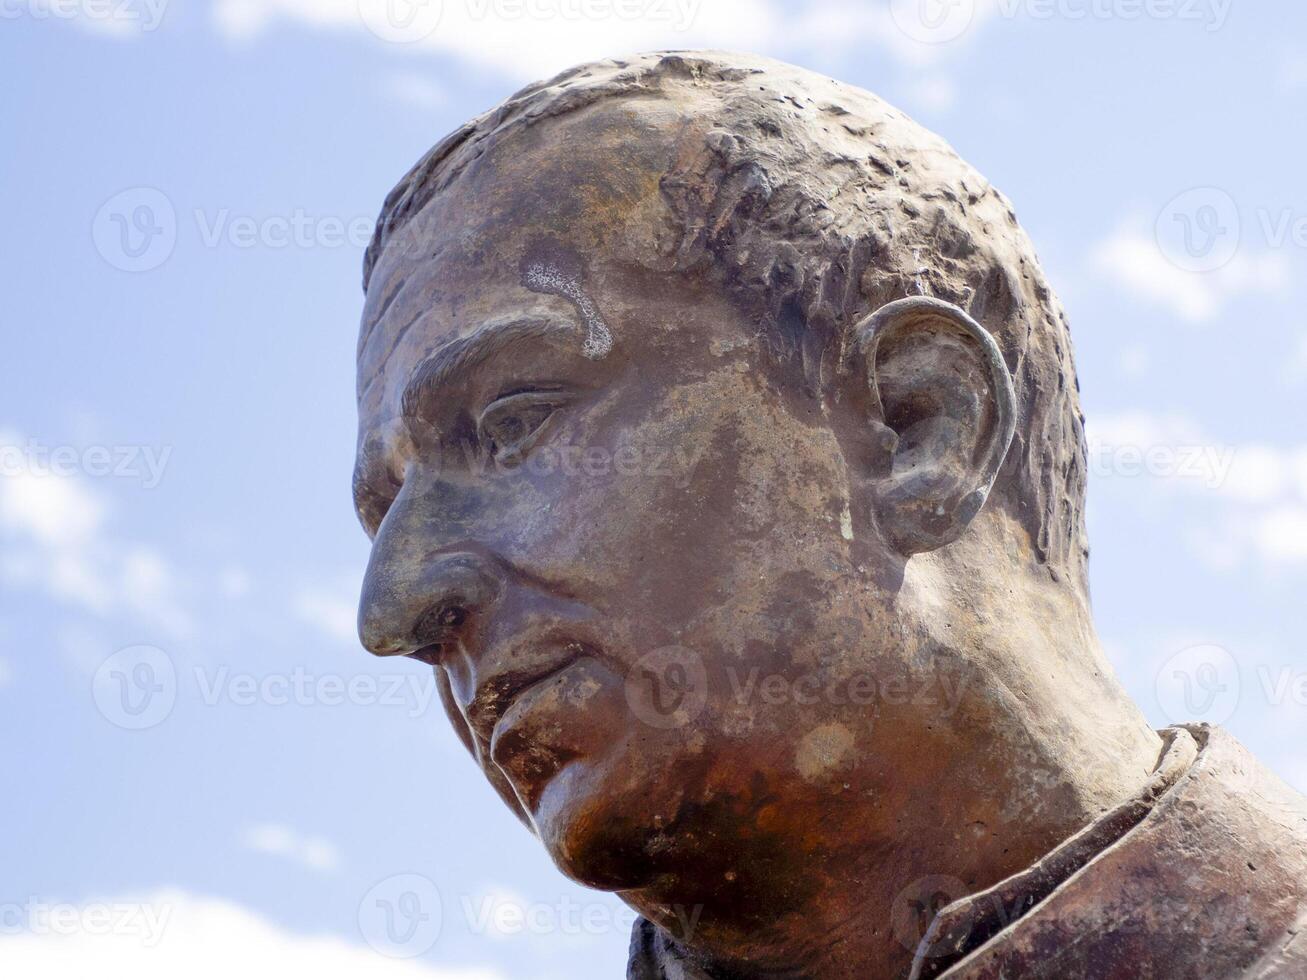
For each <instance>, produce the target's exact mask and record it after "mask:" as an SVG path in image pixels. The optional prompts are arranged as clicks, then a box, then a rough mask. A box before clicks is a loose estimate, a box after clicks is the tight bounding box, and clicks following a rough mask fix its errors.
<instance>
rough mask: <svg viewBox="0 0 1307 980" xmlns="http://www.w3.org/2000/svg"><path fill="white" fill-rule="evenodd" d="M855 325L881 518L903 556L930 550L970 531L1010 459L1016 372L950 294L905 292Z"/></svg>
mask: <svg viewBox="0 0 1307 980" xmlns="http://www.w3.org/2000/svg"><path fill="white" fill-rule="evenodd" d="M855 329H856V336H857V341H858V347H859V350H860V352H861V355H862V357H861V363H862V364H863V365H864V367H865V370H866V383H867V387H868V392H869V395H870V402H871V413H872V420H871V424H872V425H873V426H879V427H880V428H881V429H882V431H881V433H880V438H879V440H878V442H879V443H880V444H881V445H882V446H883V448H884V449H885V450H886V457H887V458H886V460H885V462H884V463H883V465H882V466H881V468H880V471H879V472H877V473H876V474H874V475H873V476H872V478H871V480H870V481H869V486H870V488H871V490H872V492H873V494H874V496H875V504H876V511H877V514H878V516H879V520H880V524H881V527H882V528H883V529H884V531H885V533H886V534H887V536H888V537H889V539H890V542H891V543H892V544H893V545H894V546H895V547H896V548H897V549H898V550H899V552H900V553H901V554H903V555H905V556H907V555H913V554H917V553H919V552H923V551H933V550H934V549H936V548H940V547H942V546H944V545H946V544H948V543H949V542H951V541H954V540H956V539H957V538H958V537H959V536H960V535H961V534H962V532H963V531H965V530H966V528H967V526H968V525H969V524H970V523H971V520H972V518H974V517H975V516H976V514H977V513H978V512H979V511H980V508H981V507H982V506H984V503H985V500H986V498H987V497H988V496H989V491H990V488H991V487H992V486H993V484H994V479H995V477H997V476H998V471H999V467H1000V466H1002V465H1003V458H1004V457H1005V456H1006V455H1007V450H1008V446H1009V444H1010V443H1011V442H1012V433H1013V431H1014V429H1015V427H1016V412H1015V404H1016V398H1015V395H1014V393H1013V389H1012V376H1011V375H1010V374H1009V373H1008V369H1007V365H1006V364H1004V362H1003V355H1002V353H1001V352H1000V351H999V349H998V345H997V344H996V343H995V342H994V338H993V337H992V336H990V334H989V331H987V330H986V329H985V328H984V327H982V326H981V325H980V324H979V323H977V322H976V321H975V320H973V319H972V318H971V317H970V316H968V315H967V314H966V313H965V312H963V310H961V309H960V308H958V307H957V306H954V305H953V304H952V303H946V302H944V301H943V300H938V299H933V298H931V297H927V296H916V297H911V298H909V299H903V300H898V301H896V302H893V303H889V304H888V305H886V306H883V307H881V308H880V309H879V310H877V311H876V312H875V313H873V314H871V315H870V316H868V317H867V318H866V319H864V320H863V321H861V322H860V323H859V324H858V326H857V327H856V328H855ZM877 416H878V417H877Z"/></svg>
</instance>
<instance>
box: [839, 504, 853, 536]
mask: <svg viewBox="0 0 1307 980" xmlns="http://www.w3.org/2000/svg"><path fill="white" fill-rule="evenodd" d="M840 535H841V536H842V537H843V538H844V540H845V541H852V540H853V514H852V513H851V512H850V511H849V502H848V501H847V500H846V501H845V502H844V510H843V511H841V512H840Z"/></svg>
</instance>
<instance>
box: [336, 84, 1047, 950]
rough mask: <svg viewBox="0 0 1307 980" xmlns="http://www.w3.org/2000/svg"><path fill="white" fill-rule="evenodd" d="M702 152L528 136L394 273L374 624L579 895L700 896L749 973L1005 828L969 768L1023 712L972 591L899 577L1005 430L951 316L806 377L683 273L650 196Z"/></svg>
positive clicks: (703, 912) (379, 309)
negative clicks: (857, 886) (428, 682)
mask: <svg viewBox="0 0 1307 980" xmlns="http://www.w3.org/2000/svg"><path fill="white" fill-rule="evenodd" d="M687 130H688V131H687ZM702 141H703V134H702V133H700V132H694V131H693V124H692V123H687V122H686V121H685V120H684V119H682V118H680V117H678V116H676V115H675V113H674V111H673V110H672V109H671V108H669V107H667V106H666V105H665V104H663V103H660V102H657V101H654V100H650V101H648V102H644V101H635V100H628V101H625V102H623V103H622V104H621V105H610V104H607V103H601V104H599V105H596V106H593V107H591V108H588V109H586V110H583V111H580V112H576V113H573V114H570V115H568V116H564V117H561V118H560V119H558V120H553V121H549V122H548V123H546V124H541V125H537V126H534V127H531V128H529V129H526V130H524V131H521V132H518V133H516V134H515V135H514V136H513V137H512V138H511V139H505V140H502V141H499V142H498V143H495V144H493V145H491V146H490V148H489V149H488V150H487V151H486V152H485V153H484V154H483V155H482V156H481V157H480V158H479V159H477V160H476V161H475V162H474V163H473V164H472V165H471V166H470V167H469V168H468V169H467V170H466V171H465V172H464V173H462V174H461V175H460V176H459V177H458V178H457V179H456V180H455V181H454V182H453V183H452V184H451V185H450V186H449V187H447V188H446V189H444V190H443V191H441V192H440V193H439V194H437V195H436V196H435V198H434V199H433V200H432V202H431V203H430V204H428V205H427V206H426V207H425V208H424V209H423V210H422V211H421V213H420V214H418V215H417V216H416V217H414V218H413V219H411V221H410V223H409V226H408V227H407V229H406V231H405V233H404V234H403V235H402V236H400V238H398V239H397V240H395V241H394V242H392V243H391V244H389V245H388V246H387V247H386V249H385V250H384V251H383V253H382V255H381V258H380V260H379V262H378V264H377V266H376V270H375V272H374V274H373V277H372V280H371V283H370V287H369V290H368V298H367V305H366V309H365V313H364V326H363V336H362V339H361V342H360V348H359V361H358V363H359V398H360V412H361V429H360V443H359V446H360V448H359V457H358V470H357V474H356V496H357V501H358V508H359V513H360V516H361V518H362V521H363V523H364V525H365V527H366V529H367V531H368V532H369V534H370V535H371V536H372V537H373V552H372V558H371V562H370V565H369V569H368V573H367V578H366V582H365V585H364V592H363V598H362V604H361V611H360V631H361V635H362V638H363V641H364V643H365V645H366V646H367V647H368V648H369V649H371V650H372V651H373V652H375V653H379V654H386V655H390V654H407V655H411V656H415V657H418V658H419V659H422V660H424V661H426V662H428V663H430V664H432V665H433V667H434V668H435V671H436V674H437V677H438V679H439V681H440V684H441V690H442V694H443V697H444V702H445V706H446V709H447V712H448V715H449V718H450V720H451V722H452V723H453V725H454V727H455V728H456V730H457V731H458V733H459V735H460V736H461V737H462V739H463V741H464V742H465V743H466V745H467V746H468V748H469V750H470V751H471V752H472V753H473V755H474V756H475V758H476V760H477V762H478V763H479V765H480V766H481V768H482V769H483V770H484V772H485V774H486V776H487V777H488V779H489V781H490V782H491V783H492V784H493V785H494V786H495V788H496V789H497V790H498V791H499V793H500V794H501V795H502V796H503V798H504V800H505V801H506V802H507V803H508V805H509V806H511V807H513V808H514V809H515V810H516V811H517V812H518V814H519V815H520V816H521V817H522V819H523V820H525V821H526V822H527V824H528V825H529V826H530V827H531V828H532V829H533V830H534V831H535V833H537V834H538V835H539V837H540V839H541V841H542V842H543V843H544V845H545V846H546V848H547V849H548V850H549V852H550V854H551V855H552V857H553V858H554V860H555V861H556V862H557V864H558V865H559V866H560V867H561V868H562V869H563V870H564V871H565V872H566V873H568V874H569V875H571V876H573V877H574V878H576V879H578V880H580V881H582V882H584V883H587V884H590V885H593V886H596V887H599V888H604V889H610V890H619V891H621V892H622V893H623V895H624V897H625V898H627V900H628V901H630V902H631V904H633V905H634V906H636V907H637V908H638V909H639V910H640V911H641V912H643V913H644V914H646V915H647V916H649V917H650V918H652V919H653V920H654V921H656V922H659V923H660V924H663V925H666V926H667V927H668V928H669V929H670V930H671V931H673V932H676V930H677V927H678V917H682V911H683V910H685V909H688V908H691V907H695V908H696V910H697V911H696V912H695V915H696V916H698V917H699V918H698V923H697V926H696V928H697V930H698V932H697V937H696V938H697V940H699V941H702V942H703V943H705V944H707V945H708V946H710V947H715V948H719V949H723V950H730V949H731V948H733V945H738V943H739V942H740V940H741V937H743V936H748V937H749V941H750V942H751V943H752V944H754V948H758V947H765V946H766V944H767V942H768V937H769V935H772V934H773V933H774V934H775V935H776V937H777V943H778V944H779V943H781V942H782V938H781V937H782V935H783V934H786V930H787V925H786V923H787V922H788V921H789V920H791V919H793V918H796V917H798V918H802V919H803V920H804V921H805V922H808V923H822V922H830V923H834V922H836V921H839V920H841V919H842V918H845V919H846V918H847V917H848V915H849V914H850V909H849V908H848V907H847V906H846V905H845V904H843V903H844V902H845V899H837V898H836V897H835V896H836V895H837V894H843V893H844V891H845V890H842V889H836V888H833V887H831V885H832V883H833V882H834V881H835V880H836V879H840V880H844V879H848V878H850V877H853V878H859V877H860V878H861V880H862V882H863V885H862V887H863V889H864V892H865V900H866V901H867V902H869V903H872V904H874V905H876V907H879V908H888V907H889V905H890V904H891V902H892V900H893V896H894V892H895V891H896V890H897V888H898V887H901V884H902V882H903V881H905V880H907V879H908V878H910V877H912V875H911V873H910V872H909V871H908V869H910V868H913V867H928V868H930V867H945V866H947V867H949V868H950V869H951V870H952V872H953V873H954V874H958V875H959V876H961V877H965V876H967V874H968V873H969V871H970V870H971V869H970V868H969V867H968V864H967V862H968V860H970V859H969V858H968V857H966V856H963V857H962V858H961V861H960V863H959V861H957V860H954V859H953V858H952V857H950V859H949V862H948V863H947V865H946V864H945V859H944V857H943V855H944V854H946V853H947V854H949V855H953V854H954V853H955V852H956V851H958V849H959V840H958V836H957V828H958V827H964V828H968V830H967V831H966V832H967V833H968V834H971V835H974V837H975V839H976V840H981V839H982V838H984V837H985V836H986V834H987V833H988V830H987V828H988V827H990V826H996V825H999V824H1001V822H1002V811H1003V809H1004V807H1007V806H1009V804H1008V803H1007V802H1005V801H1007V800H1009V799H1010V796H1011V792H1010V790H1011V787H1012V781H1013V779H1014V778H1016V777H1014V776H1013V774H1012V772H1011V768H1012V767H1011V766H1010V764H1009V763H1008V762H1007V761H1006V760H1004V759H1001V758H999V757H997V756H995V755H992V754H987V753H984V752H975V751H967V752H961V751H959V745H965V746H975V745H978V744H985V739H987V738H989V737H992V735H993V733H995V732H997V731H1000V730H1007V729H1011V728H1013V727H1014V726H1016V725H1017V722H1016V721H1014V718H1015V715H1016V712H1017V708H1016V707H1015V706H1014V703H1013V700H1012V698H1011V697H1010V696H1009V695H1007V694H1004V695H1002V696H995V695H994V691H995V690H996V689H998V688H999V687H1001V686H1002V685H1001V684H1000V682H999V681H998V680H997V679H995V675H994V672H993V670H992V668H991V667H990V666H988V665H986V664H985V663H981V662H975V661H970V660H967V659H966V658H964V657H960V656H958V655H957V654H956V652H955V651H951V650H949V649H947V648H945V647H943V646H941V644H939V643H938V642H936V641H935V640H934V639H933V638H932V637H933V630H932V629H927V628H926V627H925V626H924V625H923V622H924V621H925V620H926V619H927V618H931V619H933V618H935V617H939V616H943V615H944V613H943V612H942V611H945V612H946V611H947V610H949V609H951V608H953V606H952V605H950V603H951V602H952V600H951V599H950V598H949V597H948V596H947V595H946V594H945V593H946V592H947V590H946V589H940V588H938V585H937V583H935V582H933V581H932V580H931V579H930V578H929V576H926V575H924V573H919V574H918V575H916V576H914V575H913V574H910V573H909V572H908V570H907V566H908V558H909V556H910V555H911V554H913V553H914V552H922V551H926V550H929V548H931V547H934V546H936V545H937V544H939V543H941V542H944V541H946V540H951V539H952V538H953V537H955V536H956V534H957V533H958V532H959V530H960V528H961V527H963V526H965V525H966V523H967V522H968V521H970V520H971V518H972V517H973V516H974V515H975V512H976V510H977V509H978V508H979V506H980V504H981V503H983V501H984V494H983V490H986V489H987V488H988V486H989V481H991V480H992V479H993V471H994V470H995V469H996V468H997V465H998V462H999V461H1001V458H1002V450H1004V449H1005V448H1006V445H1007V443H1006V436H1010V431H1011V430H1010V427H1008V428H1006V435H1005V433H1004V431H1003V430H1004V428H1005V422H1004V420H1003V419H1002V418H1001V415H1002V411H1003V402H1002V397H1001V395H1002V392H1001V389H1002V387H1003V384H1004V383H1005V382H1004V380H1003V379H1004V378H1005V377H1006V374H1005V372H1003V370H1002V368H1001V362H999V367H998V368H997V373H995V370H994V364H993V363H991V362H990V361H987V359H986V358H987V354H986V351H985V349H984V347H983V345H981V344H979V343H977V341H976V337H974V336H971V335H969V334H968V333H967V329H966V328H965V327H963V326H960V324H959V321H956V320H954V319H950V317H951V314H947V313H943V312H938V311H937V313H930V311H927V313H929V314H930V315H929V316H927V317H926V319H928V320H931V322H932V323H933V328H932V329H929V330H926V329H917V327H919V326H920V324H919V323H917V321H912V317H911V316H909V317H907V319H906V320H904V319H903V318H901V317H900V318H894V317H890V318H889V320H884V318H882V321H878V323H877V324H874V326H876V329H878V330H881V332H880V333H879V334H877V338H876V339H877V343H876V344H874V345H865V346H864V347H863V348H862V349H860V350H850V351H849V352H847V355H848V356H847V363H845V362H841V361H836V362H833V363H832V364H830V365H829V369H824V370H823V372H822V377H823V378H824V379H826V380H825V381H824V382H823V385H824V387H821V388H820V389H819V388H817V387H814V386H813V385H812V384H811V382H810V381H807V380H805V377H804V375H803V373H802V372H801V371H800V370H799V369H798V368H797V367H796V366H795V365H794V363H793V362H792V361H786V360H784V359H780V358H777V357H775V356H773V351H774V348H775V343H774V338H773V337H772V335H771V334H770V333H769V330H770V329H772V328H764V327H763V326H761V325H760V324H759V323H758V322H757V321H756V319H755V318H753V317H751V316H750V315H748V314H746V313H745V312H744V310H743V309H742V308H741V307H740V306H739V305H738V304H737V303H735V302H733V301H732V299H731V296H730V293H729V291H728V289H727V288H726V286H725V285H724V284H723V282H722V281H721V278H720V275H719V274H718V273H717V272H716V271H714V270H712V269H705V270H700V271H697V272H689V273H687V272H683V271H671V270H672V268H673V263H672V262H671V261H670V259H669V258H668V256H669V255H670V253H671V251H672V250H673V249H674V247H675V242H676V241H677V240H678V237H679V234H680V232H679V230H678V229H676V228H674V227H673V223H672V221H671V217H670V215H669V214H668V213H667V211H666V208H665V206H664V203H663V198H662V195H661V192H660V184H659V182H660V178H661V177H662V175H663V174H664V173H666V171H667V169H668V167H669V163H670V161H672V160H674V159H676V157H677V155H678V154H680V153H682V152H684V147H685V146H686V145H689V144H701V143H702ZM413 243H416V245H414V244H413ZM913 315H914V316H915V315H916V314H913ZM890 321H892V322H890ZM908 321H912V322H911V323H909V322H908ZM904 323H906V324H907V326H903V325H902V324H904ZM914 324H915V326H914ZM873 347H874V349H872V348H873ZM995 356H996V355H995ZM868 359H869V360H870V362H871V363H870V364H868V363H867V361H868ZM869 370H871V371H872V373H873V374H874V376H875V381H876V384H875V385H874V386H872V385H869V384H868V380H867V379H868V371H869ZM941 371H943V372H945V373H947V374H948V376H949V378H950V379H952V380H951V381H950V383H949V384H948V385H944V386H941V385H940V384H938V383H937V379H936V376H937V374H938V373H939V372H941ZM1000 375H1001V377H1000ZM959 379H961V380H959ZM941 391H947V392H950V394H948V395H947V396H944V395H940V394H939V392H941ZM999 443H1001V445H999ZM976 490H980V491H982V492H981V493H980V496H979V498H976V497H975V494H974V493H973V491H976ZM918 567H921V566H918ZM1000 587H1001V586H998V585H996V586H992V588H993V589H995V590H998V589H999V588H1000ZM975 588H976V593H975V594H976V595H977V596H979V597H980V602H981V604H983V603H985V602H987V601H988V599H987V598H986V590H987V589H989V588H991V586H987V585H985V584H984V583H977V584H976V587H975ZM995 601H997V596H995ZM944 618H948V617H947V616H945V617H944ZM961 625H962V624H961V622H960V621H959V626H961ZM949 626H950V628H951V627H952V623H950V624H949ZM1005 680H1007V681H1009V682H1010V681H1011V677H1010V676H1008V677H1006V678H1005ZM1053 795H1054V796H1055V795H1056V791H1054V792H1053ZM1028 805H1029V806H1030V808H1031V811H1032V812H1035V811H1037V810H1038V809H1039V807H1041V806H1043V805H1044V804H1043V803H1042V802H1040V801H1039V800H1032V801H1030V803H1029V804H1028ZM923 806H924V807H926V809H928V810H929V811H930V814H929V815H930V819H928V820H924V821H923V820H922V819H919V817H920V815H921V814H922V813H923ZM905 815H906V817H907V819H905ZM967 846H968V844H967V842H965V841H964V842H963V846H962V849H963V850H964V851H965V850H966V849H967ZM1040 846H1043V843H1042V842H1036V843H1033V844H1030V845H1024V844H1014V846H1013V850H1014V851H1015V852H1016V853H1013V854H1011V855H1010V856H1009V857H1007V858H1005V860H1006V861H1009V862H1010V863H1011V864H1012V865H1013V866H1020V862H1022V861H1025V860H1029V859H1030V858H1031V857H1033V856H1035V855H1036V854H1037V853H1039V852H1038V850H1037V848H1038V847H1040ZM976 860H977V867H979V861H980V859H979V858H977V859H976ZM986 860H988V859H986ZM932 861H933V862H935V863H933V864H932ZM989 870H991V869H989V868H988V867H987V868H986V873H988V872H989ZM976 873H977V875H978V876H979V875H980V874H981V872H980V871H977V872H976ZM682 924H683V923H682ZM886 931H887V932H888V930H886ZM784 942H785V943H787V944H789V945H788V946H787V948H789V946H792V936H790V935H785V938H784ZM885 942H886V943H893V942H894V940H893V937H890V936H888V935H887V937H886V939H885Z"/></svg>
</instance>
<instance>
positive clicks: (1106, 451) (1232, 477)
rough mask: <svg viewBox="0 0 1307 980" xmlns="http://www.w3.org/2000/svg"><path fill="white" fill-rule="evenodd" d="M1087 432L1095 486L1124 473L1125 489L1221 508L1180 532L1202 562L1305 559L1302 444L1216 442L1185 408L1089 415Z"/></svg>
mask: <svg viewBox="0 0 1307 980" xmlns="http://www.w3.org/2000/svg"><path fill="white" fill-rule="evenodd" d="M1086 437H1087V441H1088V443H1089V471H1090V474H1091V476H1092V477H1094V478H1095V481H1096V485H1101V484H1100V483H1098V481H1100V480H1103V479H1106V480H1108V481H1113V482H1116V481H1122V480H1126V481H1128V482H1118V489H1119V490H1120V489H1124V492H1125V494H1126V496H1130V495H1134V494H1139V493H1145V494H1147V495H1148V497H1149V498H1155V497H1156V496H1158V495H1163V496H1166V495H1171V494H1175V493H1182V492H1184V493H1190V494H1192V495H1194V496H1195V499H1197V500H1199V501H1202V502H1204V503H1206V504H1208V505H1209V506H1216V507H1218V508H1220V510H1219V511H1217V512H1216V513H1215V515H1214V516H1209V517H1208V518H1207V519H1204V520H1203V521H1202V522H1201V523H1200V524H1195V525H1193V526H1191V527H1189V528H1188V529H1187V530H1186V531H1185V538H1186V543H1187V545H1188V547H1189V549H1190V551H1191V552H1192V553H1193V554H1194V555H1195V556H1196V557H1198V558H1199V560H1201V561H1202V562H1203V563H1204V564H1206V565H1207V566H1208V567H1211V568H1213V569H1219V570H1232V569H1234V568H1237V567H1238V566H1240V565H1241V564H1243V563H1244V562H1245V561H1246V560H1247V559H1248V558H1249V557H1256V558H1258V559H1259V560H1261V561H1262V562H1264V563H1265V564H1267V565H1268V566H1282V565H1285V564H1291V563H1303V562H1307V445H1300V446H1288V447H1285V446H1269V445H1264V444H1256V443H1251V444H1243V445H1231V444H1222V443H1220V442H1218V441H1216V440H1213V439H1212V438H1211V437H1210V436H1209V435H1207V434H1205V433H1204V432H1203V431H1202V429H1201V427H1200V426H1199V425H1198V424H1197V423H1196V422H1194V421H1193V420H1192V419H1190V418H1188V417H1186V416H1184V415H1180V414H1178V413H1152V412H1144V411H1133V412H1120V413H1116V414H1099V415H1095V416H1093V417H1092V418H1091V419H1090V420H1089V422H1088V423H1087V425H1086Z"/></svg>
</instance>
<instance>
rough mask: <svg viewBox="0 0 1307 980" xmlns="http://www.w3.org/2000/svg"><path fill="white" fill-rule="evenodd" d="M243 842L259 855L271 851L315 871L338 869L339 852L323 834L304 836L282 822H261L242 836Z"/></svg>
mask: <svg viewBox="0 0 1307 980" xmlns="http://www.w3.org/2000/svg"><path fill="white" fill-rule="evenodd" d="M241 844H242V845H243V846H244V847H247V848H249V849H250V850H251V851H257V852H259V853H260V854H272V855H275V856H276V857H281V858H285V859H287V860H288V861H293V862H295V863H296V864H300V865H303V866H304V867H306V868H309V869H310V870H312V871H335V870H336V869H337V868H338V867H339V866H340V855H339V854H338V853H337V852H336V848H335V845H333V844H332V843H331V841H329V840H327V839H326V838H324V837H312V836H305V835H303V834H299V833H296V832H295V831H294V830H292V829H291V828H289V827H286V826H283V825H282V824H271V823H270V824H260V825H258V826H256V827H251V828H249V829H248V830H246V831H245V833H244V834H243V835H242V836H241Z"/></svg>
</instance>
